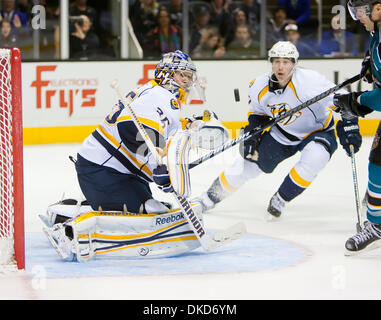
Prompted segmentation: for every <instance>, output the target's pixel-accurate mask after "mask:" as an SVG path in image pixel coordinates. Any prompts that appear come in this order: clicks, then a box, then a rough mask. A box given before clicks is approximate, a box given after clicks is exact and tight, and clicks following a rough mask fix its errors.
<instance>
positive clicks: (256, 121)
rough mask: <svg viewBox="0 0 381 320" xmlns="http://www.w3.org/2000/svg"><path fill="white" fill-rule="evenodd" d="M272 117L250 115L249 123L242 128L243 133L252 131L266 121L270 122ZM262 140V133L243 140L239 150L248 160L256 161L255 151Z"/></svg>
mask: <svg viewBox="0 0 381 320" xmlns="http://www.w3.org/2000/svg"><path fill="white" fill-rule="evenodd" d="M270 119H271V118H270V117H267V116H259V115H254V114H252V115H250V116H249V124H248V125H247V126H246V127H245V128H242V129H241V134H245V133H247V132H250V131H251V130H253V129H254V128H255V127H257V126H260V125H262V124H264V123H266V122H268V121H269V120H270ZM261 140H262V133H258V134H256V135H254V136H252V137H250V138H248V139H246V140H244V141H243V142H241V144H240V146H239V151H240V153H241V156H242V157H243V158H244V159H246V160H248V161H256V160H257V159H256V157H255V151H256V150H257V148H258V146H259V144H260V142H261Z"/></svg>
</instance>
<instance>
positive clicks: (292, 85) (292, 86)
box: [287, 81, 299, 100]
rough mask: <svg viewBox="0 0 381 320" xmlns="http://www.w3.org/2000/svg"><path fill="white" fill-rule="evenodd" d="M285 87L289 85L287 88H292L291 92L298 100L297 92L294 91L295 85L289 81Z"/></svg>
mask: <svg viewBox="0 0 381 320" xmlns="http://www.w3.org/2000/svg"><path fill="white" fill-rule="evenodd" d="M287 87H289V88H290V89H291V90H292V92H294V94H295V97H296V99H298V100H299V97H298V94H297V93H296V90H295V86H294V84H293V83H292V81H290V82H289V83H288V84H287Z"/></svg>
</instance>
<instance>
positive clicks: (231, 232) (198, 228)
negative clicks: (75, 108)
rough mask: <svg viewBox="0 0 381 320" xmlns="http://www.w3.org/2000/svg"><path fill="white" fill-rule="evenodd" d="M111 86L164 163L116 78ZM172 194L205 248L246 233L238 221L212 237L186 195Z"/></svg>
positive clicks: (226, 241)
mask: <svg viewBox="0 0 381 320" xmlns="http://www.w3.org/2000/svg"><path fill="white" fill-rule="evenodd" d="M111 87H112V88H113V89H114V90H115V91H116V93H117V94H118V96H119V99H120V101H121V102H122V103H123V105H124V107H125V108H127V110H128V112H129V114H130V115H131V118H132V120H133V122H134V124H135V126H136V128H137V129H138V131H139V133H140V134H141V136H142V137H143V139H144V142H145V143H146V145H147V147H148V149H149V150H150V152H151V154H152V155H153V156H154V158H155V160H156V162H157V163H158V165H162V164H163V158H162V157H161V156H160V155H159V153H158V151H157V149H156V147H155V146H154V144H153V143H152V141H151V139H150V138H149V136H148V134H147V132H146V130H145V129H144V127H143V125H142V124H141V122H140V121H139V119H138V117H137V116H136V114H135V112H134V110H133V109H132V107H131V105H130V104H129V103H128V101H127V99H126V98H125V97H124V96H123V95H122V93H121V91H120V88H119V83H118V81H116V80H115V81H113V82H112V84H111ZM172 195H173V198H174V199H175V200H176V202H177V204H178V205H179V208H180V210H181V212H182V213H183V214H184V216H185V218H186V219H187V221H188V223H189V225H190V228H191V229H192V231H193V232H194V234H195V235H196V237H197V239H198V240H199V241H200V244H201V246H202V247H203V248H204V249H205V250H207V251H209V250H213V249H215V248H218V247H220V246H222V245H224V244H226V243H228V242H231V241H233V240H235V239H238V238H239V237H241V236H242V235H244V234H245V233H246V228H245V225H244V224H243V223H237V224H236V225H234V226H232V227H230V228H228V229H226V230H223V231H220V232H218V233H217V234H214V235H213V237H211V236H210V235H209V234H208V233H207V232H206V230H205V229H204V227H203V226H202V224H201V221H200V219H199V218H198V216H197V215H196V214H195V212H194V211H193V209H192V207H191V205H190V204H189V202H188V200H187V199H186V198H185V197H182V196H181V195H179V194H177V193H176V192H172Z"/></svg>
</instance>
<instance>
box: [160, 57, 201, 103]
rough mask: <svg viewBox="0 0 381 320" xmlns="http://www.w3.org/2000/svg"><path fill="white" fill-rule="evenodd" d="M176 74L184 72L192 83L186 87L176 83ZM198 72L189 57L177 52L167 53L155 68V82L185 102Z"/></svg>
mask: <svg viewBox="0 0 381 320" xmlns="http://www.w3.org/2000/svg"><path fill="white" fill-rule="evenodd" d="M176 72H184V73H187V74H188V75H189V78H190V81H189V83H188V84H187V86H186V87H182V86H181V85H180V84H178V83H176V81H175V79H174V76H175V73H176ZM196 72H197V70H196V66H195V65H194V63H193V62H192V60H191V58H190V57H189V55H187V54H186V53H184V52H182V51H180V50H176V51H175V52H168V53H165V54H164V55H163V56H162V57H161V59H160V61H159V63H158V64H157V65H156V68H155V81H156V83H157V84H158V85H160V86H162V87H164V88H166V89H168V90H169V91H171V92H172V93H173V94H174V95H175V96H176V97H177V98H178V100H179V101H180V102H183V100H184V99H185V96H186V93H187V92H189V90H190V89H191V87H192V86H193V84H194V83H195V82H196V80H197V75H196Z"/></svg>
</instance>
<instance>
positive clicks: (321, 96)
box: [189, 74, 362, 169]
mask: <svg viewBox="0 0 381 320" xmlns="http://www.w3.org/2000/svg"><path fill="white" fill-rule="evenodd" d="M361 78H362V75H361V74H358V75H355V76H354V77H352V78H350V79H348V80H345V81H344V82H342V83H340V84H338V85H336V86H334V87H332V88H330V89H328V90H326V91H324V92H323V93H321V94H319V95H317V96H316V97H313V98H312V99H310V100H307V101H306V102H303V103H302V104H301V105H299V106H297V107H295V108H293V109H291V110H288V111H287V112H285V113H283V114H281V115H280V116H278V117H276V118H273V119H271V120H270V121H268V122H267V123H265V124H264V125H261V126H257V127H256V128H254V129H253V130H251V131H250V132H246V133H245V134H243V135H242V136H239V137H238V138H236V139H233V140H230V141H229V142H227V143H225V144H223V145H222V146H220V147H219V148H217V149H215V150H213V151H211V152H209V153H208V154H206V155H204V156H202V157H201V158H199V159H197V160H194V161H193V162H191V163H190V164H189V169H192V168H194V167H196V166H198V165H199V164H201V163H203V162H205V161H206V160H209V159H211V158H213V157H215V156H216V155H218V154H220V153H221V152H224V151H225V150H227V149H230V148H231V147H233V146H235V145H236V144H238V143H240V142H241V141H243V140H246V139H249V138H251V137H253V136H255V135H257V134H260V133H261V132H262V131H263V130H265V129H267V128H271V127H272V126H274V125H275V124H277V123H278V122H280V121H282V120H284V119H286V118H288V117H290V116H292V115H293V114H295V113H296V112H298V111H300V110H302V109H304V108H306V107H308V106H310V105H312V104H314V103H316V102H318V101H320V100H321V99H324V98H325V97H327V96H329V95H330V94H332V93H334V92H336V91H337V90H339V89H341V88H344V87H345V86H347V85H349V84H351V83H353V82H356V81H357V80H360V79H361Z"/></svg>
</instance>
